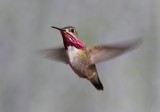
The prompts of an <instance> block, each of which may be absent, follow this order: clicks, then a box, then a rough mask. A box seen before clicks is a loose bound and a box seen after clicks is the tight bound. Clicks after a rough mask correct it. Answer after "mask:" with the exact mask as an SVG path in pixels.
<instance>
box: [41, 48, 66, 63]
mask: <svg viewBox="0 0 160 112" xmlns="http://www.w3.org/2000/svg"><path fill="white" fill-rule="evenodd" d="M40 52H41V53H42V54H43V55H45V57H47V58H49V59H53V60H56V61H59V62H63V63H65V64H68V59H67V54H66V50H65V48H63V47H62V48H61V47H60V48H50V49H45V50H41V51H40Z"/></svg>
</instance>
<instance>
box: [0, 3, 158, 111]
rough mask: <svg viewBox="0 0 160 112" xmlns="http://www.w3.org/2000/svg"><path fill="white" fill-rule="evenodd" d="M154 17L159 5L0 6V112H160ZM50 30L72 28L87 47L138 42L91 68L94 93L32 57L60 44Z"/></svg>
mask: <svg viewBox="0 0 160 112" xmlns="http://www.w3.org/2000/svg"><path fill="white" fill-rule="evenodd" d="M159 10H160V1H159V0H101V1H99V0H45V1H44V0H0V112H159V111H160V75H159V73H160V69H159V67H160V61H159V59H158V57H159V56H160V52H159V49H158V48H159V47H160V45H159V42H160V38H159V36H160V13H159ZM52 25H54V26H57V27H64V26H67V25H73V26H75V27H76V28H77V29H78V31H79V38H80V39H81V40H83V41H84V42H85V43H86V44H87V45H95V44H100V43H101V44H102V43H103V44H104V43H111V42H112V43H114V42H117V41H123V40H130V39H134V38H143V43H142V44H141V46H140V47H139V48H138V49H136V50H134V51H132V52H130V53H127V54H125V55H122V56H120V57H118V58H115V59H113V60H110V61H107V62H104V63H100V64H97V70H98V73H99V77H100V79H101V81H102V83H103V85H104V91H97V90H96V89H95V88H94V87H93V86H92V85H91V84H90V82H89V81H87V80H84V79H80V78H79V77H78V76H77V75H75V73H74V72H73V71H72V70H71V69H70V67H69V66H68V65H65V64H63V63H58V62H54V61H51V60H48V59H45V58H43V57H42V56H40V55H37V54H36V51H37V50H41V49H46V48H52V47H57V46H62V45H63V43H62V38H61V35H60V33H59V31H57V30H54V29H51V27H50V26H52Z"/></svg>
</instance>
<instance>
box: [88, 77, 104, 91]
mask: <svg viewBox="0 0 160 112" xmlns="http://www.w3.org/2000/svg"><path fill="white" fill-rule="evenodd" d="M90 81H91V83H92V84H93V86H94V87H95V88H96V89H98V90H103V85H102V83H101V81H100V79H99V77H98V76H97V79H96V80H90Z"/></svg>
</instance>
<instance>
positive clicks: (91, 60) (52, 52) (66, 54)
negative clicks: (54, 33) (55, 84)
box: [43, 26, 139, 90]
mask: <svg viewBox="0 0 160 112" xmlns="http://www.w3.org/2000/svg"><path fill="white" fill-rule="evenodd" d="M51 27H52V28H54V29H57V30H59V31H60V33H61V35H62V39H63V44H64V47H58V48H50V49H45V50H43V53H45V55H46V56H47V57H49V58H51V59H54V60H56V61H60V62H63V63H65V64H68V65H69V66H70V67H71V68H72V70H73V71H74V72H75V74H77V75H78V76H79V77H80V78H86V79H87V80H89V81H90V82H91V83H92V84H93V86H94V87H95V88H96V89H97V90H103V85H102V83H101V81H100V78H99V76H98V72H97V69H96V65H95V64H97V63H100V62H103V61H107V60H109V59H112V58H114V57H117V56H119V55H121V54H123V53H125V52H126V51H130V50H132V49H134V48H135V47H136V46H137V44H138V43H139V40H134V41H131V42H128V41H127V42H119V43H114V44H108V45H105V44H101V45H96V46H91V47H89V46H86V45H85V44H84V42H83V41H81V40H80V39H78V32H77V30H76V28H75V27H73V26H66V27H63V28H59V27H55V26H51Z"/></svg>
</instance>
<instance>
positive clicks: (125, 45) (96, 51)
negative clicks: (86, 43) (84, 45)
mask: <svg viewBox="0 0 160 112" xmlns="http://www.w3.org/2000/svg"><path fill="white" fill-rule="evenodd" d="M140 43H141V40H140V39H138V40H135V41H132V42H131V41H126V42H120V43H115V44H108V45H98V46H94V47H91V48H88V51H89V53H90V63H91V64H96V63H99V62H102V61H107V60H109V59H112V58H114V57H116V56H119V55H121V54H123V53H124V52H126V51H130V50H133V49H135V48H136V47H137V46H138V45H139V44H140Z"/></svg>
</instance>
